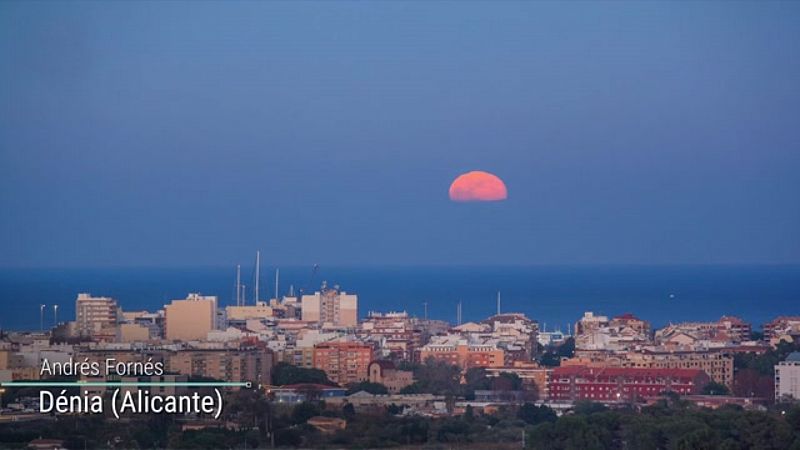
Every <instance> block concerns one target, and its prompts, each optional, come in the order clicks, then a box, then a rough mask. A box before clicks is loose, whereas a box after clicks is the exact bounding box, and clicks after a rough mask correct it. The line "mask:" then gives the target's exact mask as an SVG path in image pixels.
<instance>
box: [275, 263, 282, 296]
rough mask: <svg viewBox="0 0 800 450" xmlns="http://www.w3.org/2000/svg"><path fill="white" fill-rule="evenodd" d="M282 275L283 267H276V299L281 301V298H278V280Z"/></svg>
mask: <svg viewBox="0 0 800 450" xmlns="http://www.w3.org/2000/svg"><path fill="white" fill-rule="evenodd" d="M280 276H281V269H280V268H277V269H275V301H276V302H279V301H280V299H279V298H278V282H279V281H280Z"/></svg>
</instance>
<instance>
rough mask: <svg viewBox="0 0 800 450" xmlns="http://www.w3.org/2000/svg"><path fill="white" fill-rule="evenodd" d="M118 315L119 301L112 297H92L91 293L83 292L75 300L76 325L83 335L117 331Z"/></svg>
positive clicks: (79, 332)
mask: <svg viewBox="0 0 800 450" xmlns="http://www.w3.org/2000/svg"><path fill="white" fill-rule="evenodd" d="M118 315H119V307H118V306H117V301H116V300H114V299H113V298H111V297H92V295H91V294H87V293H81V294H78V298H77V300H75V325H76V331H77V332H78V334H80V335H81V336H92V335H96V334H102V333H110V332H112V331H113V332H114V333H115V330H114V328H115V327H116V325H117V321H118Z"/></svg>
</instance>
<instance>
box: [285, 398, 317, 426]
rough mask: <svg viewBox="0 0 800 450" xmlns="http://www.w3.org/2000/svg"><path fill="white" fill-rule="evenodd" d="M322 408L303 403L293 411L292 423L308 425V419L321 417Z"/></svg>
mask: <svg viewBox="0 0 800 450" xmlns="http://www.w3.org/2000/svg"><path fill="white" fill-rule="evenodd" d="M320 412H321V411H320V408H319V406H318V405H316V404H314V403H311V402H303V403H300V404H298V405H296V406H295V407H294V409H293V410H292V423H294V424H301V423H306V422H307V421H308V419H310V418H312V417H314V416H318V415H320Z"/></svg>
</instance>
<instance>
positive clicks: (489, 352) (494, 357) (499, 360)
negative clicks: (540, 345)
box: [420, 335, 505, 370]
mask: <svg viewBox="0 0 800 450" xmlns="http://www.w3.org/2000/svg"><path fill="white" fill-rule="evenodd" d="M428 358H433V359H435V360H437V361H443V362H446V363H448V364H452V365H455V366H458V367H460V368H462V369H464V370H466V369H469V368H471V367H502V366H504V365H505V353H504V351H503V349H501V348H499V347H498V346H497V344H496V343H495V342H492V341H491V340H490V339H489V340H478V341H476V340H474V339H469V338H465V337H462V336H460V335H447V336H434V337H432V338H431V341H430V342H429V343H428V344H427V345H425V346H423V347H422V348H421V349H420V361H423V362H424V361H427V360H428Z"/></svg>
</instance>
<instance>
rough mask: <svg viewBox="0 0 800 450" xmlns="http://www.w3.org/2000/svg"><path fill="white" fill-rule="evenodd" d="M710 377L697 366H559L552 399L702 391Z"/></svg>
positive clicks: (552, 382) (604, 399)
mask: <svg viewBox="0 0 800 450" xmlns="http://www.w3.org/2000/svg"><path fill="white" fill-rule="evenodd" d="M709 381H711V380H710V378H709V377H708V375H707V374H706V373H705V372H703V371H702V370H696V369H638V368H623V367H606V368H597V367H586V366H564V367H557V368H555V369H554V370H553V373H552V374H551V375H550V385H549V394H550V399H551V400H571V401H575V400H591V401H596V402H636V401H643V400H646V399H649V398H653V397H658V396H659V395H661V394H662V393H664V392H669V391H671V392H676V393H678V394H683V395H689V394H699V393H700V391H701V390H702V389H703V387H704V386H705V385H706V384H708V382H709Z"/></svg>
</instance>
